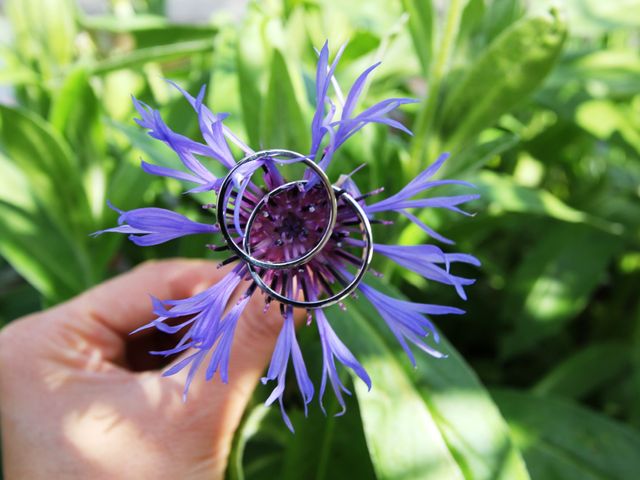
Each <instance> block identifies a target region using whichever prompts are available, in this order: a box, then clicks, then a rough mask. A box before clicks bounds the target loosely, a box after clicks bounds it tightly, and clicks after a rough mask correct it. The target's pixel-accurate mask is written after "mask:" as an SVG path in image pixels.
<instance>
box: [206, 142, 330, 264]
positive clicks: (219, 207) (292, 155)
mask: <svg viewBox="0 0 640 480" xmlns="http://www.w3.org/2000/svg"><path fill="white" fill-rule="evenodd" d="M276 156H279V157H285V158H287V159H295V160H296V161H300V162H302V163H304V164H305V165H306V166H308V167H309V168H311V169H312V170H313V171H314V172H315V173H316V174H317V175H318V177H319V179H320V182H321V183H322V185H323V187H324V189H325V191H326V192H327V196H328V197H329V198H328V200H329V206H330V208H329V221H328V223H327V226H326V228H325V230H324V233H323V234H322V237H321V238H320V240H319V241H318V243H317V244H316V245H314V247H313V248H312V249H310V250H309V251H307V252H306V253H305V254H304V255H302V256H300V257H298V258H294V259H293V260H287V261H286V262H266V261H262V260H259V259H257V258H254V257H252V256H251V253H250V252H248V251H247V241H246V239H247V237H248V236H249V231H250V228H251V226H252V224H253V219H255V216H256V214H257V212H258V210H259V207H260V206H261V205H263V204H264V203H265V202H266V201H267V200H268V199H269V196H270V195H272V194H273V193H274V192H276V193H277V192H279V191H280V190H281V189H283V188H284V187H285V186H290V185H291V184H294V183H299V182H300V181H296V182H290V183H288V184H286V185H281V186H280V187H278V188H276V189H274V190H272V191H271V192H269V193H267V194H266V195H265V196H264V197H262V199H260V201H259V202H258V204H257V205H256V206H255V208H254V209H253V211H252V212H251V216H250V217H249V221H248V222H247V226H246V229H245V233H244V240H243V246H242V247H240V246H239V245H238V244H237V243H236V242H234V241H233V239H232V238H231V235H230V234H229V231H228V229H227V224H226V219H225V211H226V203H227V202H226V199H225V197H226V195H227V190H228V188H229V185H230V184H231V182H232V180H233V175H234V174H235V172H236V171H237V170H238V169H239V168H240V167H241V166H242V165H245V164H247V163H250V162H253V161H256V160H258V159H262V158H266V159H269V160H270V161H272V162H278V159H277V158H275V157H276ZM305 182H306V181H305ZM236 201H237V202H238V201H240V199H239V198H238V199H236ZM216 216H217V219H218V225H219V227H220V232H221V233H222V235H223V237H224V238H225V240H226V243H227V245H228V246H229V247H230V248H231V249H232V250H233V251H234V252H236V253H237V254H238V256H240V257H241V258H242V259H243V260H244V261H245V262H247V263H248V264H249V265H255V266H259V267H262V268H267V269H270V270H283V269H287V268H295V267H299V266H300V265H303V264H305V263H307V262H308V261H309V260H311V259H312V258H313V257H314V256H315V255H316V254H317V253H318V252H319V251H320V250H322V249H323V248H324V246H325V245H326V244H327V242H328V241H329V239H330V238H331V234H332V233H333V227H334V226H335V224H336V218H337V216H338V201H337V200H336V196H335V193H334V191H333V187H332V185H331V182H330V181H329V178H328V177H327V175H326V174H325V173H324V171H323V170H322V168H320V166H318V164H317V163H316V162H314V161H313V160H311V159H310V158H308V157H305V156H303V155H300V154H299V153H296V152H292V151H290V150H263V151H261V152H256V153H254V154H251V155H249V156H247V157H245V158H243V159H242V160H241V161H240V162H238V163H237V164H236V165H234V167H233V168H232V169H231V170H230V171H229V173H227V176H226V177H225V178H224V180H223V181H222V184H221V185H220V190H219V191H218V201H217V204H216Z"/></svg>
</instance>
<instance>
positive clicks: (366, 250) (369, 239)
mask: <svg viewBox="0 0 640 480" xmlns="http://www.w3.org/2000/svg"><path fill="white" fill-rule="evenodd" d="M291 183H306V180H300V181H298V182H291ZM331 188H332V191H335V194H334V198H336V197H340V198H341V199H342V200H343V201H344V202H346V204H347V205H349V206H350V207H351V208H352V209H353V211H354V213H355V214H356V216H357V217H358V219H359V220H360V225H361V231H362V235H363V237H364V242H365V245H364V247H363V251H362V264H361V265H360V267H359V268H358V272H357V273H356V275H355V276H354V277H353V279H352V280H351V282H349V284H348V285H346V286H345V287H344V288H343V289H342V290H341V291H339V292H338V293H336V294H334V295H331V296H329V297H327V298H324V299H321V300H296V299H293V298H289V297H287V296H285V295H282V294H280V293H278V292H276V291H275V290H274V289H273V288H271V287H270V286H269V285H267V284H266V283H265V282H264V281H263V279H262V277H261V276H260V274H259V273H258V272H257V271H256V267H260V265H259V264H258V263H257V262H254V261H248V263H247V268H248V270H249V273H250V274H251V277H252V278H253V280H254V281H255V282H256V283H257V284H258V286H259V287H260V289H261V290H262V291H263V292H265V293H266V294H267V295H268V296H270V297H272V298H274V299H276V300H279V301H280V302H282V303H284V304H288V305H292V306H294V307H300V308H306V309H315V308H323V307H328V306H329V305H333V304H335V303H338V302H340V301H341V300H343V299H345V298H346V297H347V296H349V295H350V294H351V293H352V292H353V291H354V290H355V289H356V288H357V287H358V285H359V284H360V281H361V280H362V277H364V274H365V273H366V271H367V269H368V268H369V265H370V264H371V258H372V257H373V233H372V231H371V224H370V223H369V219H368V218H367V215H366V213H365V212H364V210H362V207H361V206H360V204H359V203H358V202H357V201H356V200H355V199H354V198H353V197H352V196H351V195H349V194H348V193H347V192H345V191H344V190H342V189H340V188H338V187H335V186H332V187H331ZM257 212H258V208H257V207H256V208H255V209H254V210H253V211H252V212H251V215H250V216H249V219H248V221H247V227H246V233H245V235H244V238H243V248H244V249H245V250H246V251H247V252H250V248H251V247H250V243H249V242H250V237H251V233H250V232H251V227H252V225H253V222H254V220H255V218H256V215H257ZM332 232H333V227H332V228H331V232H330V234H329V236H330V235H331V233H332ZM325 243H326V242H325ZM248 256H249V257H251V256H250V255H248ZM251 258H252V257H251ZM263 268H269V267H263Z"/></svg>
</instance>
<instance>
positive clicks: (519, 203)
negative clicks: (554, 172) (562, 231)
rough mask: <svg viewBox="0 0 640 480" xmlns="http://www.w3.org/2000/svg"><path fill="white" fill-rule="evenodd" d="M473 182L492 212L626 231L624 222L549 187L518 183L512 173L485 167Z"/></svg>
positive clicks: (609, 230) (473, 178)
mask: <svg viewBox="0 0 640 480" xmlns="http://www.w3.org/2000/svg"><path fill="white" fill-rule="evenodd" d="M470 181H471V182H472V183H473V184H474V185H476V186H477V187H478V193H479V194H480V197H481V201H482V202H483V203H486V204H487V208H486V210H487V211H488V212H489V213H490V214H492V215H499V214H502V213H505V212H509V213H526V214H533V215H542V216H547V217H550V218H555V219H557V220H562V221H564V222H569V223H586V224H589V225H591V226H593V227H596V228H598V229H601V230H603V231H605V232H609V233H612V234H621V233H622V232H623V228H622V226H621V225H619V224H614V223H610V222H608V221H606V220H602V219H600V218H596V217H592V216H591V215H589V214H587V213H586V212H582V211H580V210H576V209H575V208H573V207H570V206H569V205H567V204H566V203H564V202H563V201H562V200H560V199H559V198H558V197H556V196H555V195H553V194H551V193H549V192H547V191H546V190H541V189H536V188H530V187H525V186H522V185H518V184H517V183H516V182H514V180H513V177H511V176H509V175H505V174H497V173H494V172H490V171H488V170H485V171H482V172H480V173H479V174H478V175H477V176H473V177H470Z"/></svg>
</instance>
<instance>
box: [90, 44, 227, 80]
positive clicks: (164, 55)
mask: <svg viewBox="0 0 640 480" xmlns="http://www.w3.org/2000/svg"><path fill="white" fill-rule="evenodd" d="M213 46H214V45H213V39H204V40H191V41H187V42H179V43H170V44H167V45H159V46H155V47H148V48H140V49H137V50H133V51H131V52H128V53H122V54H117V55H114V56H112V57H109V58H107V59H105V60H101V61H98V62H94V63H92V64H90V65H89V67H88V68H89V71H90V72H91V73H92V74H93V75H104V74H106V73H110V72H113V71H115V70H124V69H131V68H137V67H140V66H142V65H145V64H147V63H151V62H164V61H168V60H174V59H178V58H189V57H190V56H192V55H200V54H206V53H210V52H212V51H213Z"/></svg>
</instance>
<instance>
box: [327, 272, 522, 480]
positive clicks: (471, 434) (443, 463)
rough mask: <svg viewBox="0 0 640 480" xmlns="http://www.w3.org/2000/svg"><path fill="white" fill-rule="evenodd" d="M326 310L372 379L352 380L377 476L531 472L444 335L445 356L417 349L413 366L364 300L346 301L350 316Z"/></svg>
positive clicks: (514, 476)
mask: <svg viewBox="0 0 640 480" xmlns="http://www.w3.org/2000/svg"><path fill="white" fill-rule="evenodd" d="M380 287H381V285H380V284H378V283H376V288H380ZM383 288H384V290H386V292H387V293H389V294H391V295H394V296H399V295H398V294H397V292H395V291H394V290H392V289H391V288H390V287H383ZM327 313H328V316H329V317H330V319H331V320H332V324H333V326H334V328H335V329H336V331H337V332H338V334H339V335H340V337H341V338H342V339H343V340H344V342H345V344H346V345H348V346H349V348H350V349H351V350H352V351H353V353H354V355H356V356H357V357H358V358H359V360H360V361H361V362H362V364H363V366H364V367H365V368H366V369H367V371H368V372H369V374H370V375H371V378H372V380H373V389H372V390H371V391H370V392H369V391H367V389H366V386H364V385H363V384H362V382H360V381H359V380H357V379H354V382H355V387H356V394H357V396H358V403H359V406H360V412H361V416H362V421H363V425H364V431H365V436H366V438H367V444H368V446H369V451H370V454H371V459H372V462H373V465H374V469H375V471H376V475H377V477H378V478H379V479H400V478H401V479H410V478H420V479H447V480H452V479H456V478H475V479H498V478H504V479H527V478H529V477H528V474H527V471H526V469H525V467H524V464H523V462H522V459H521V458H520V455H519V453H518V451H517V449H515V448H514V446H513V444H512V442H511V439H510V438H509V434H508V432H507V428H506V425H505V423H504V421H503V420H502V418H501V416H500V414H499V412H498V409H497V408H496V406H495V405H494V404H493V402H492V400H491V398H490V397H489V395H488V394H487V392H486V391H485V389H484V388H483V387H482V385H481V383H480V382H479V381H478V379H477V377H476V376H475V375H474V373H473V372H472V371H471V369H470V368H469V367H468V366H467V365H466V363H465V362H464V360H463V359H462V358H461V357H460V355H459V354H458V353H457V352H456V351H455V350H454V349H453V348H452V347H451V346H450V345H449V343H448V342H447V341H446V340H444V341H443V343H442V345H441V350H443V351H444V352H446V353H447V354H448V355H449V356H448V357H447V358H445V359H434V358H432V357H429V356H428V355H427V354H424V353H422V352H419V353H418V354H417V355H416V360H417V363H418V365H417V368H416V369H412V368H411V366H410V363H409V361H408V359H407V358H406V356H405V355H404V354H403V352H402V350H401V348H400V346H399V345H398V343H397V341H396V340H395V338H394V337H393V335H392V334H391V333H390V332H389V331H388V329H387V328H386V326H384V325H382V323H383V321H382V320H381V319H380V318H379V315H378V314H377V313H376V311H375V309H374V308H373V307H372V306H371V305H369V304H368V303H367V302H366V300H365V299H364V298H362V299H360V300H359V301H357V302H356V301H353V302H349V308H348V313H347V314H345V313H343V312H341V311H339V310H334V309H331V310H329V311H328V312H327Z"/></svg>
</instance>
